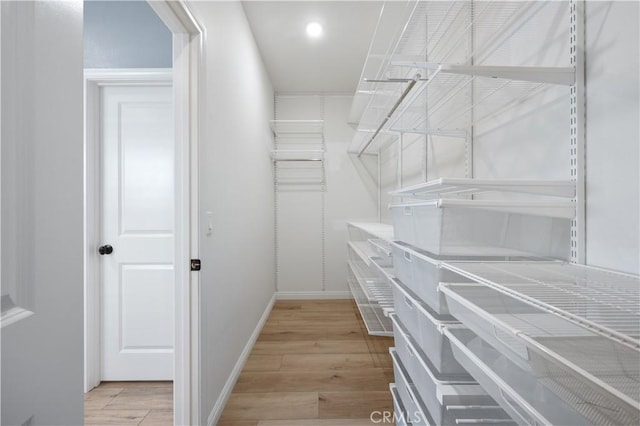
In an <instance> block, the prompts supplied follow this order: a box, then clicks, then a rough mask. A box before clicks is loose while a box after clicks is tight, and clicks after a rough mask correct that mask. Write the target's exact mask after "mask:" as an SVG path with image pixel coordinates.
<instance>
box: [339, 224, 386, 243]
mask: <svg viewBox="0 0 640 426" xmlns="http://www.w3.org/2000/svg"><path fill="white" fill-rule="evenodd" d="M347 227H350V228H354V229H355V230H357V231H359V232H362V233H364V234H366V235H368V236H369V237H367V238H362V239H363V240H366V239H368V238H371V237H374V238H377V239H380V240H385V241H392V240H393V226H392V225H387V224H386V223H380V222H348V223H347Z"/></svg>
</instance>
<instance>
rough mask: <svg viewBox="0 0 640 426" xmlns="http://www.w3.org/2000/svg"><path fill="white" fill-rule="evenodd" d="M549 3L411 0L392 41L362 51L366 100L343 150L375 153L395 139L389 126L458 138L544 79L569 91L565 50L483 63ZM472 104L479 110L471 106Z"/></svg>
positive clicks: (539, 87)
mask: <svg viewBox="0 0 640 426" xmlns="http://www.w3.org/2000/svg"><path fill="white" fill-rule="evenodd" d="M552 3H554V2H480V3H477V4H476V3H474V2H471V1H438V2H415V3H414V8H413V10H412V11H411V12H410V13H409V14H408V18H407V20H406V25H404V26H403V29H402V32H401V33H400V34H399V35H398V36H397V37H394V38H393V40H394V44H393V45H391V46H389V47H388V50H387V51H386V53H385V54H383V55H378V56H379V57H380V59H378V57H376V58H373V57H370V58H367V66H366V67H365V70H364V71H365V72H364V73H363V76H362V81H361V82H360V84H359V86H358V93H359V94H360V95H361V98H362V96H366V99H367V104H366V107H365V108H364V112H363V113H362V114H361V117H360V121H359V123H360V124H359V126H358V130H361V131H362V133H361V132H358V134H356V136H355V137H354V140H353V141H352V143H351V144H350V146H349V152H360V151H361V150H362V148H363V147H365V146H367V144H369V146H368V147H367V148H366V150H365V151H364V152H363V153H364V154H375V153H377V152H378V150H380V149H382V148H384V147H386V146H388V145H389V144H390V143H392V142H393V141H394V140H396V139H397V138H395V139H394V138H393V137H389V136H393V135H394V134H397V133H416V134H426V135H439V136H445V137H451V138H457V139H462V140H466V139H467V138H468V135H469V129H470V128H471V126H473V125H476V124H478V123H479V122H481V121H483V120H487V119H490V118H492V117H495V116H496V115H498V114H501V113H502V112H504V111H508V110H510V109H512V108H513V107H514V106H516V105H518V104H519V103H521V102H522V101H523V100H525V99H528V98H530V97H532V96H536V95H537V94H539V93H541V92H542V91H544V90H545V89H546V88H547V87H549V86H557V85H561V86H565V87H566V90H567V95H569V86H571V85H573V84H574V82H575V69H574V67H573V66H572V65H571V63H570V61H569V57H568V56H567V61H566V64H557V63H556V62H555V60H554V61H552V62H551V63H549V64H546V63H527V64H519V65H521V66H509V65H508V64H504V65H503V64H494V63H486V62H485V61H486V60H487V58H490V57H491V55H492V53H493V52H495V51H496V50H498V49H500V48H505V47H511V45H512V43H514V40H518V41H519V43H520V44H521V43H522V42H523V40H520V39H519V38H518V37H519V36H518V32H519V30H520V29H522V28H527V29H528V31H530V30H531V28H535V26H536V25H537V22H538V21H537V20H539V18H540V15H539V12H540V11H541V10H542V9H544V8H553V7H564V6H562V5H561V6H550V5H549V4H552ZM374 40H375V38H374ZM524 42H526V40H524ZM516 43H517V42H516ZM470 46H471V47H470ZM370 56H371V53H370ZM539 57H540V58H542V56H539ZM425 58H429V61H425ZM540 60H542V61H544V60H549V59H546V58H545V59H540ZM370 63H371V64H373V63H375V64H376V65H377V68H374V67H372V66H371V65H370ZM469 64H473V65H469ZM414 78H417V84H415V85H414V86H413V88H412V89H411V91H410V93H408V94H405V95H406V97H404V100H402V102H401V103H400V104H399V105H398V108H397V109H396V110H394V109H392V108H393V107H394V106H395V105H396V103H397V102H398V100H399V99H400V98H401V97H402V94H403V93H404V90H405V89H406V88H407V85H408V84H410V80H411V79H414ZM472 92H473V96H471V93H472ZM359 102H360V103H362V99H359ZM480 110H483V111H485V113H483V114H477V113H475V112H477V111H480ZM391 111H392V112H393V114H390V112H391ZM472 111H474V113H473V114H472ZM387 117H388V118H389V121H388V122H385V120H386V119H387ZM381 123H385V125H384V126H383V127H382V132H380V134H379V135H378V136H376V137H375V139H374V140H373V141H370V138H371V136H372V135H373V134H374V133H373V130H371V129H377V128H378V126H379V125H380V124H381ZM368 130H371V131H370V132H369V133H367V131H368Z"/></svg>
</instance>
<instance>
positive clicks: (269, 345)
mask: <svg viewBox="0 0 640 426" xmlns="http://www.w3.org/2000/svg"><path fill="white" fill-rule="evenodd" d="M252 353H255V354H256V355H276V354H281V355H285V354H313V353H316V354H356V353H363V354H364V353H369V347H368V346H367V344H366V342H365V341H364V340H320V341H313V340H305V341H290V342H269V341H267V342H265V341H258V342H256V344H255V346H254V347H253V352H252Z"/></svg>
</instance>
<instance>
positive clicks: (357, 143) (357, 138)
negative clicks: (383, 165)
mask: <svg viewBox="0 0 640 426" xmlns="http://www.w3.org/2000/svg"><path fill="white" fill-rule="evenodd" d="M374 133H375V130H371V129H367V130H358V131H357V132H356V133H355V135H354V136H353V139H352V140H351V142H350V143H349V146H348V148H347V152H348V153H350V154H358V153H359V152H360V151H361V149H362V148H363V147H364V146H365V145H366V143H367V142H368V141H369V139H371V137H372V136H373V134H374ZM398 137H399V133H398V132H393V133H392V132H388V131H383V132H381V133H380V134H379V135H378V136H377V137H376V138H375V139H374V141H373V143H372V144H371V145H370V146H369V148H368V149H367V150H366V151H365V152H364V153H363V154H371V155H377V153H378V152H379V151H381V150H384V149H385V148H387V147H388V146H390V145H392V144H393V143H394V142H396V141H397V140H398Z"/></svg>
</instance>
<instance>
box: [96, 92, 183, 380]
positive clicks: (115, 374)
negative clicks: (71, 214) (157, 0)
mask: <svg viewBox="0 0 640 426" xmlns="http://www.w3.org/2000/svg"><path fill="white" fill-rule="evenodd" d="M101 117H102V119H101V136H102V137H101V145H102V146H101V148H102V212H103V216H102V242H101V245H102V246H101V249H102V251H103V252H104V255H103V256H101V259H102V270H103V281H102V380H172V379H173V356H174V350H173V349H174V348H173V347H174V337H173V336H174V321H173V318H174V281H175V274H174V265H173V259H174V206H175V203H174V192H175V191H174V155H175V154H174V145H175V142H174V140H175V137H174V131H173V106H172V90H171V86H167V85H164V86H104V87H103V88H102V101H101ZM107 246H110V247H111V248H112V250H113V251H112V252H111V253H109V251H110V250H109V247H107ZM101 254H102V253H101Z"/></svg>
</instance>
